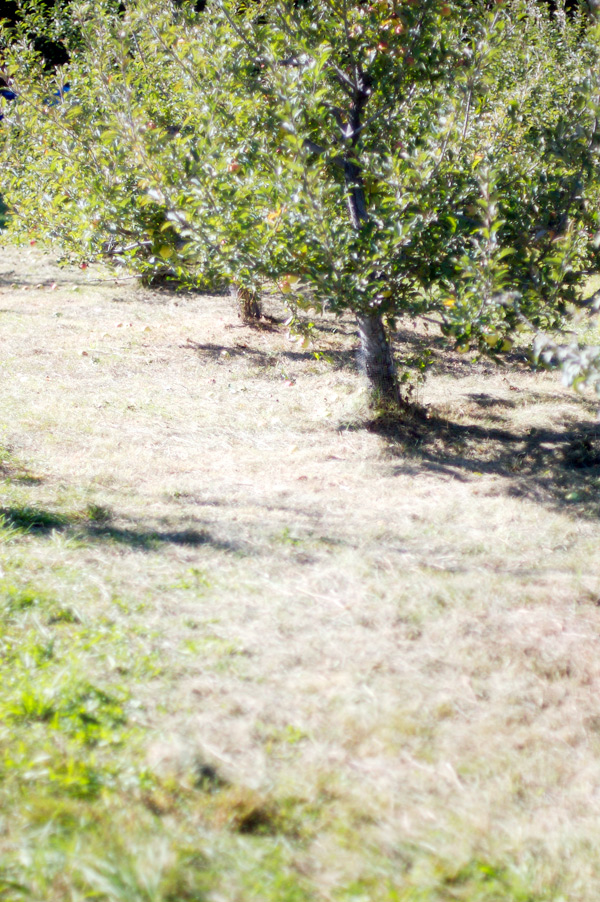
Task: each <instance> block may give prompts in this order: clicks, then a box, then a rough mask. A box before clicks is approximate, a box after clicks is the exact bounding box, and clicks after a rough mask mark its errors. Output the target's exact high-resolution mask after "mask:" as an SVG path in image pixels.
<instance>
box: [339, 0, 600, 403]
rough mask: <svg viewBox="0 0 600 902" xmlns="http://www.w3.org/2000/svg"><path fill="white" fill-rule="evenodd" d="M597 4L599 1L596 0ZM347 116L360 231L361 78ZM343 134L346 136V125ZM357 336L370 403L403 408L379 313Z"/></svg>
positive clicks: (363, 322) (348, 172) (349, 171)
mask: <svg viewBox="0 0 600 902" xmlns="http://www.w3.org/2000/svg"><path fill="white" fill-rule="evenodd" d="M599 2H600V0H599ZM359 81H360V84H357V86H356V90H355V93H354V97H353V101H352V107H351V110H350V116H349V128H351V130H352V142H351V148H350V149H349V150H348V152H347V153H346V157H345V160H344V181H345V183H346V191H347V195H346V197H347V203H348V212H349V214H350V220H351V222H352V227H353V228H354V229H356V231H359V230H360V229H361V227H362V225H363V223H365V222H367V221H368V219H369V211H368V209H367V199H366V196H365V186H364V181H363V177H362V168H361V166H360V164H359V162H358V159H357V152H358V145H359V143H360V136H361V134H362V123H361V118H362V113H363V111H364V108H365V106H366V104H367V102H368V100H369V98H370V96H371V91H370V83H369V82H368V80H367V79H366V78H365V77H364V74H361V75H360V79H359ZM345 134H346V135H347V134H348V126H347V127H346V131H345ZM356 320H357V323H358V334H359V336H360V354H361V358H362V364H363V367H364V370H365V373H366V375H367V379H368V380H369V384H370V386H371V402H372V404H373V405H374V406H375V407H395V408H398V407H402V406H403V401H402V397H401V395H400V386H399V385H398V379H397V378H396V364H395V363H394V355H393V353H392V348H391V345H390V342H389V339H388V336H387V333H386V330H385V326H384V324H383V319H382V318H381V315H380V314H379V313H371V314H363V313H357V314H356Z"/></svg>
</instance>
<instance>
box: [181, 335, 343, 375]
mask: <svg viewBox="0 0 600 902" xmlns="http://www.w3.org/2000/svg"><path fill="white" fill-rule="evenodd" d="M181 347H184V348H186V349H189V350H191V351H195V352H196V353H197V354H198V356H199V357H200V359H201V360H202V359H204V360H206V359H207V360H210V361H212V362H219V363H224V362H225V361H226V360H227V358H246V359H247V360H248V361H250V362H251V363H253V364H254V365H255V366H260V367H269V366H276V365H277V364H278V363H281V362H282V361H287V362H288V363H289V362H292V363H296V362H300V361H304V362H308V361H311V362H313V363H314V361H315V359H316V357H315V353H317V354H319V353H320V354H321V356H322V357H326V358H327V359H329V360H330V361H331V363H332V364H333V365H334V366H335V367H336V368H338V369H341V368H342V367H350V368H351V369H353V370H356V358H357V353H356V350H354V349H350V350H347V351H340V350H331V351H330V350H327V351H325V352H319V351H318V350H317V348H315V349H314V350H310V351H281V350H280V351H276V352H266V351H261V350H259V349H257V348H252V347H250V345H247V344H245V343H240V342H237V343H236V344H234V345H233V346H225V345H216V344H199V343H198V342H194V341H191V340H190V339H188V340H187V342H186V344H185V345H181Z"/></svg>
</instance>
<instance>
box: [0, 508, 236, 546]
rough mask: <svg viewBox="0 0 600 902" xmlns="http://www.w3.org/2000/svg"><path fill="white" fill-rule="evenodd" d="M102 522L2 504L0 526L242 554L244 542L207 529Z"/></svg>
mask: <svg viewBox="0 0 600 902" xmlns="http://www.w3.org/2000/svg"><path fill="white" fill-rule="evenodd" d="M106 520H107V517H106V516H105V517H103V518H102V520H101V521H100V522H98V521H97V520H94V519H93V518H91V517H86V516H84V515H74V516H67V515H65V514H60V513H56V512H54V511H50V510H46V509H44V508H39V507H29V506H24V507H1V508H0V526H2V527H3V528H4V529H8V530H12V531H14V532H16V533H21V534H22V535H35V536H45V535H50V534H51V533H56V532H58V533H66V534H67V535H70V536H72V537H73V538H79V539H88V540H90V541H104V542H113V543H115V544H119V545H128V546H129V547H130V548H132V549H137V550H139V551H153V550H155V549H156V548H159V547H160V546H162V545H183V546H188V547H192V548H198V547H201V546H208V547H210V548H213V549H216V550H218V551H229V552H234V553H238V554H239V553H241V552H243V549H242V547H241V546H240V545H238V544H236V543H235V542H231V541H223V540H221V539H218V538H216V537H215V536H213V535H211V534H210V533H209V532H208V531H207V530H206V529H192V528H190V529H181V530H177V529H175V530H173V529H162V530H161V529H156V530H154V529H137V528H135V527H120V526H116V525H114V524H112V523H109V522H106Z"/></svg>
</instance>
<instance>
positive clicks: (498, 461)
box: [363, 398, 600, 518]
mask: <svg viewBox="0 0 600 902" xmlns="http://www.w3.org/2000/svg"><path fill="white" fill-rule="evenodd" d="M478 400H479V401H480V400H481V398H478ZM481 406H482V407H483V408H484V409H485V408H487V401H486V402H485V403H484V404H482V405H481ZM508 406H510V405H508ZM486 415H488V413H487V410H486ZM488 418H489V415H488ZM563 423H564V425H563V426H562V428H561V427H557V428H554V429H547V428H536V427H531V428H530V429H529V430H528V431H527V432H522V433H519V432H518V431H516V430H513V429H510V428H508V427H506V428H503V427H501V426H483V425H480V424H477V423H469V424H461V423H456V422H452V421H450V420H448V419H446V418H444V417H442V416H439V415H436V414H435V413H432V414H429V415H415V416H414V417H412V418H411V417H408V418H407V419H404V420H400V419H398V418H397V417H393V416H379V417H375V418H373V419H371V420H369V421H368V422H366V423H364V424H363V426H364V427H366V428H367V430H369V431H370V432H375V433H377V434H378V435H380V436H381V437H382V438H383V439H384V440H385V442H386V445H387V451H388V454H389V456H390V457H391V458H392V459H394V460H398V464H397V466H395V467H394V472H395V473H396V474H397V475H400V474H411V473H414V474H415V475H417V474H422V473H423V472H424V471H425V472H427V471H429V472H432V473H436V474H439V475H441V476H442V477H443V476H446V477H447V478H448V479H456V480H459V481H462V482H471V481H473V480H476V479H478V478H480V477H481V476H483V475H488V476H490V475H492V476H497V477H502V478H503V480H504V485H503V489H502V490H503V491H504V492H505V493H506V494H507V495H510V496H513V497H520V498H525V499H529V500H532V501H534V502H537V503H541V504H544V505H546V506H550V507H552V508H554V509H557V510H562V511H564V512H569V513H571V514H572V515H573V516H577V517H581V516H586V517H594V518H596V517H600V424H598V423H593V422H590V421H589V420H587V421H586V420H580V419H578V418H576V417H572V418H569V419H566V420H565V419H564V418H563ZM488 485H489V484H488ZM493 491H494V492H495V493H497V492H498V489H494V490H493Z"/></svg>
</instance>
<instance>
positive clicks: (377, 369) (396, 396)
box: [356, 313, 408, 409]
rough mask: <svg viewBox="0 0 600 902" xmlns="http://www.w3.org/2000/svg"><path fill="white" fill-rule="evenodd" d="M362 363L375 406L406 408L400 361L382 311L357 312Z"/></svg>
mask: <svg viewBox="0 0 600 902" xmlns="http://www.w3.org/2000/svg"><path fill="white" fill-rule="evenodd" d="M356 320H357V323H358V334H359V336H360V356H361V363H362V366H363V369H364V371H365V374H366V376H367V379H368V380H369V386H370V388H371V395H372V404H373V406H374V407H382V408H383V407H388V408H395V409H400V408H402V409H405V408H406V407H407V406H408V405H407V402H406V401H405V400H404V399H403V398H402V395H401V394H400V386H399V385H398V378H397V376H396V364H395V363H394V356H393V354H392V348H391V345H390V342H389V339H388V336H387V333H386V329H385V325H384V323H383V319H382V318H381V316H380V315H379V314H378V313H372V314H368V315H365V314H362V313H361V314H357V315H356Z"/></svg>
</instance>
